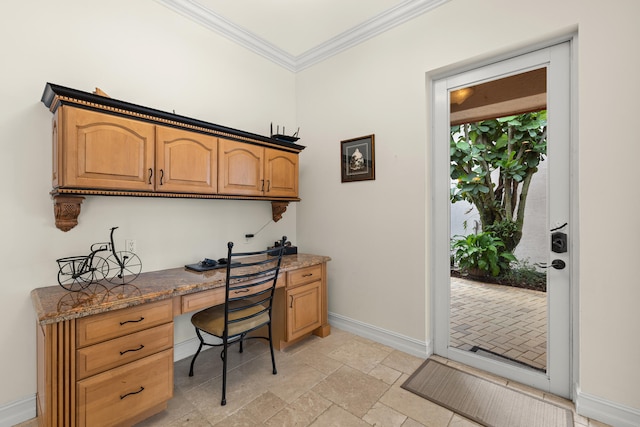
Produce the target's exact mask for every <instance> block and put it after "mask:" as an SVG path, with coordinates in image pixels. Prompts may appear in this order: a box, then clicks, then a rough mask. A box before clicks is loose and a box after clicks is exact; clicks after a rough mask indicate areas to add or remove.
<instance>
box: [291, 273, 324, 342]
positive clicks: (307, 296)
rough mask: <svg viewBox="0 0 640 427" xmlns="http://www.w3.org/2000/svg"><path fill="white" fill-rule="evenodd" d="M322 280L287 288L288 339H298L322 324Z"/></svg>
mask: <svg viewBox="0 0 640 427" xmlns="http://www.w3.org/2000/svg"><path fill="white" fill-rule="evenodd" d="M321 289H322V282H321V281H317V282H313V283H309V284H308V285H303V286H298V287H297V288H294V289H292V290H287V301H286V304H287V340H293V339H296V338H298V337H300V336H302V335H304V334H307V333H309V332H311V331H313V330H314V329H316V328H318V327H319V326H321V325H322V294H321Z"/></svg>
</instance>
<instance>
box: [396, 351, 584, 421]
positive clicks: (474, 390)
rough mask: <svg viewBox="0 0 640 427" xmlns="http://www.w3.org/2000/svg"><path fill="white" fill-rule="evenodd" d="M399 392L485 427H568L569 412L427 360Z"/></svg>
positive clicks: (571, 415) (570, 418)
mask: <svg viewBox="0 0 640 427" xmlns="http://www.w3.org/2000/svg"><path fill="white" fill-rule="evenodd" d="M402 388H404V389H405V390H409V391H410V392H412V393H415V394H417V395H418V396H420V397H423V398H425V399H427V400H430V401H432V402H434V403H436V404H438V405H440V406H444V407H445V408H447V409H449V410H451V411H453V412H455V413H457V414H459V415H461V416H463V417H465V418H468V419H470V420H472V421H475V422H477V423H479V424H482V425H483V426H486V427H572V426H573V414H572V413H571V411H569V410H568V409H565V408H561V407H560V406H557V405H554V404H553V403H550V402H547V401H544V400H542V399H538V398H536V397H533V396H529V395H527V394H525V393H522V392H520V391H518V390H513V389H510V388H508V387H505V386H502V385H500V384H496V383H493V382H491V381H489V380H486V379H484V378H480V377H477V376H475V375H472V374H469V373H466V372H462V371H461V370H459V369H456V368H452V367H450V366H447V365H443V364H442V363H439V362H436V361H435V360H431V359H427V360H426V361H425V362H424V363H423V364H422V366H420V367H419V368H418V369H417V370H416V371H415V372H414V373H413V374H411V376H410V377H409V379H407V381H405V382H404V384H402Z"/></svg>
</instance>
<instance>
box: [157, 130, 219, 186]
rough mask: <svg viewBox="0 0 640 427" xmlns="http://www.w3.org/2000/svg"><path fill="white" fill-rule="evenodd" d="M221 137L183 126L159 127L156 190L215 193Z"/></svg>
mask: <svg viewBox="0 0 640 427" xmlns="http://www.w3.org/2000/svg"><path fill="white" fill-rule="evenodd" d="M217 149H218V139H217V138H216V137H213V136H210V135H203V134H200V133H196V132H190V131H186V130H182V129H174V128H169V127H165V126H157V127H156V169H155V171H156V172H155V184H156V186H155V189H156V191H162V192H173V193H205V194H211V193H215V192H216V191H217V189H218V186H217V180H218V173H217V171H218V154H217Z"/></svg>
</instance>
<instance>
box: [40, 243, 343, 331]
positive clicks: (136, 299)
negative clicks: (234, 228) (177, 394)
mask: <svg viewBox="0 0 640 427" xmlns="http://www.w3.org/2000/svg"><path fill="white" fill-rule="evenodd" d="M330 260H331V258H330V257H327V256H322V255H310V254H295V255H285V256H284V257H282V264H281V266H280V271H281V272H286V271H288V270H297V269H299V268H304V267H310V266H313V265H318V264H322V263H325V262H327V261H330ZM225 278H226V269H224V268H220V269H215V270H209V271H205V272H196V271H192V270H187V269H186V268H184V267H180V268H172V269H168V270H160V271H151V272H147V273H141V274H140V275H139V276H138V277H137V278H136V279H135V280H134V281H133V282H131V283H128V284H126V285H114V284H112V283H108V282H99V283H92V284H91V285H89V286H88V287H87V288H86V289H84V290H82V291H79V292H70V291H67V290H65V289H63V288H62V287H61V286H58V285H56V286H47V287H43V288H36V289H34V290H33V291H31V300H32V302H33V306H34V308H35V310H36V316H37V319H38V322H39V323H40V324H41V325H45V324H49V323H56V322H61V321H64V320H70V319H76V318H79V317H85V316H90V315H93V314H98V313H103V312H107V311H112V310H118V309H121V308H127V307H132V306H135V305H138V304H144V303H148V302H152V301H159V300H163V299H167V298H173V297H176V296H180V295H187V294H191V293H195V292H202V291H206V290H209V289H214V288H218V287H222V286H224V284H225Z"/></svg>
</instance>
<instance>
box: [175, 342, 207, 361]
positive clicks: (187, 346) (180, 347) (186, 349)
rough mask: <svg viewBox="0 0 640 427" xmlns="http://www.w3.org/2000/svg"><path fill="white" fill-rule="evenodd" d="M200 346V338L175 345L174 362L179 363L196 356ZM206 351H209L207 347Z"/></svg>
mask: <svg viewBox="0 0 640 427" xmlns="http://www.w3.org/2000/svg"><path fill="white" fill-rule="evenodd" d="M198 345H200V340H198V337H193V338H190V339H188V340H186V341H182V342H180V343H176V344H174V345H173V361H174V362H177V361H178V360H182V359H185V358H187V357H190V356H193V355H194V354H196V351H198ZM204 349H205V350H206V349H208V347H205V348H204Z"/></svg>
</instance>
